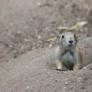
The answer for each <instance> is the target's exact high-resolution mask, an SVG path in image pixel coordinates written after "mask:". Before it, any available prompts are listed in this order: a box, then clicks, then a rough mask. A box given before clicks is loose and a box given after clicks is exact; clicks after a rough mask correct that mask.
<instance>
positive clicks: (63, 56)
mask: <svg viewBox="0 0 92 92" xmlns="http://www.w3.org/2000/svg"><path fill="white" fill-rule="evenodd" d="M82 63H83V61H82V55H81V53H80V51H79V48H77V37H76V35H75V34H74V33H72V32H63V33H62V34H61V35H60V39H59V46H58V47H57V48H56V70H58V71H60V70H78V69H80V68H81V67H82Z"/></svg>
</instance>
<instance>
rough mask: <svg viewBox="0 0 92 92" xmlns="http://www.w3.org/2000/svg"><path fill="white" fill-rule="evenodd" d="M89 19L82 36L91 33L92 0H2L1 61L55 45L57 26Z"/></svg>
mask: <svg viewBox="0 0 92 92" xmlns="http://www.w3.org/2000/svg"><path fill="white" fill-rule="evenodd" d="M79 21H88V25H87V27H85V28H84V29H83V32H78V33H77V35H78V36H79V39H84V38H85V37H87V36H91V35H92V28H91V26H92V1H91V0H0V62H7V61H9V59H11V58H17V57H18V56H19V55H21V54H24V53H26V52H27V51H31V50H34V49H39V48H44V47H47V48H50V47H52V46H55V45H56V43H57V40H54V41H52V40H50V41H48V39H50V38H53V37H56V36H58V33H59V32H58V30H56V27H58V26H67V27H71V26H73V25H75V24H76V23H77V22H79Z"/></svg>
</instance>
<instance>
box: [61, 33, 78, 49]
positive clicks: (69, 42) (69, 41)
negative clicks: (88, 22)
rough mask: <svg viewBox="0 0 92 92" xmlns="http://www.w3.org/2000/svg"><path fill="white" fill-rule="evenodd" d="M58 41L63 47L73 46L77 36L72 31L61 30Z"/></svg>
mask: <svg viewBox="0 0 92 92" xmlns="http://www.w3.org/2000/svg"><path fill="white" fill-rule="evenodd" d="M60 43H61V45H62V46H63V47H64V48H71V47H75V46H76V44H77V37H76V35H75V34H73V33H72V32H63V33H62V34H61V35H60Z"/></svg>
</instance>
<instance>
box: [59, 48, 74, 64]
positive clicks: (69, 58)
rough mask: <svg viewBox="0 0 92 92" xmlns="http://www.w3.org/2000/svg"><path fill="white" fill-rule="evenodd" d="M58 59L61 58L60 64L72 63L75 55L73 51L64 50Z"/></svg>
mask: <svg viewBox="0 0 92 92" xmlns="http://www.w3.org/2000/svg"><path fill="white" fill-rule="evenodd" d="M60 57H61V61H62V62H66V63H67V62H70V63H74V61H75V53H74V51H70V50H66V51H64V52H63V53H61V56H60Z"/></svg>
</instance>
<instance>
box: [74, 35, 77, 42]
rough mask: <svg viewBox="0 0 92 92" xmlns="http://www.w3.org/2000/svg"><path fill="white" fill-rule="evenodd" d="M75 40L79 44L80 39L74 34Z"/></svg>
mask: <svg viewBox="0 0 92 92" xmlns="http://www.w3.org/2000/svg"><path fill="white" fill-rule="evenodd" d="M74 38H75V41H76V43H77V42H78V38H77V36H76V35H75V34H74Z"/></svg>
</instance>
